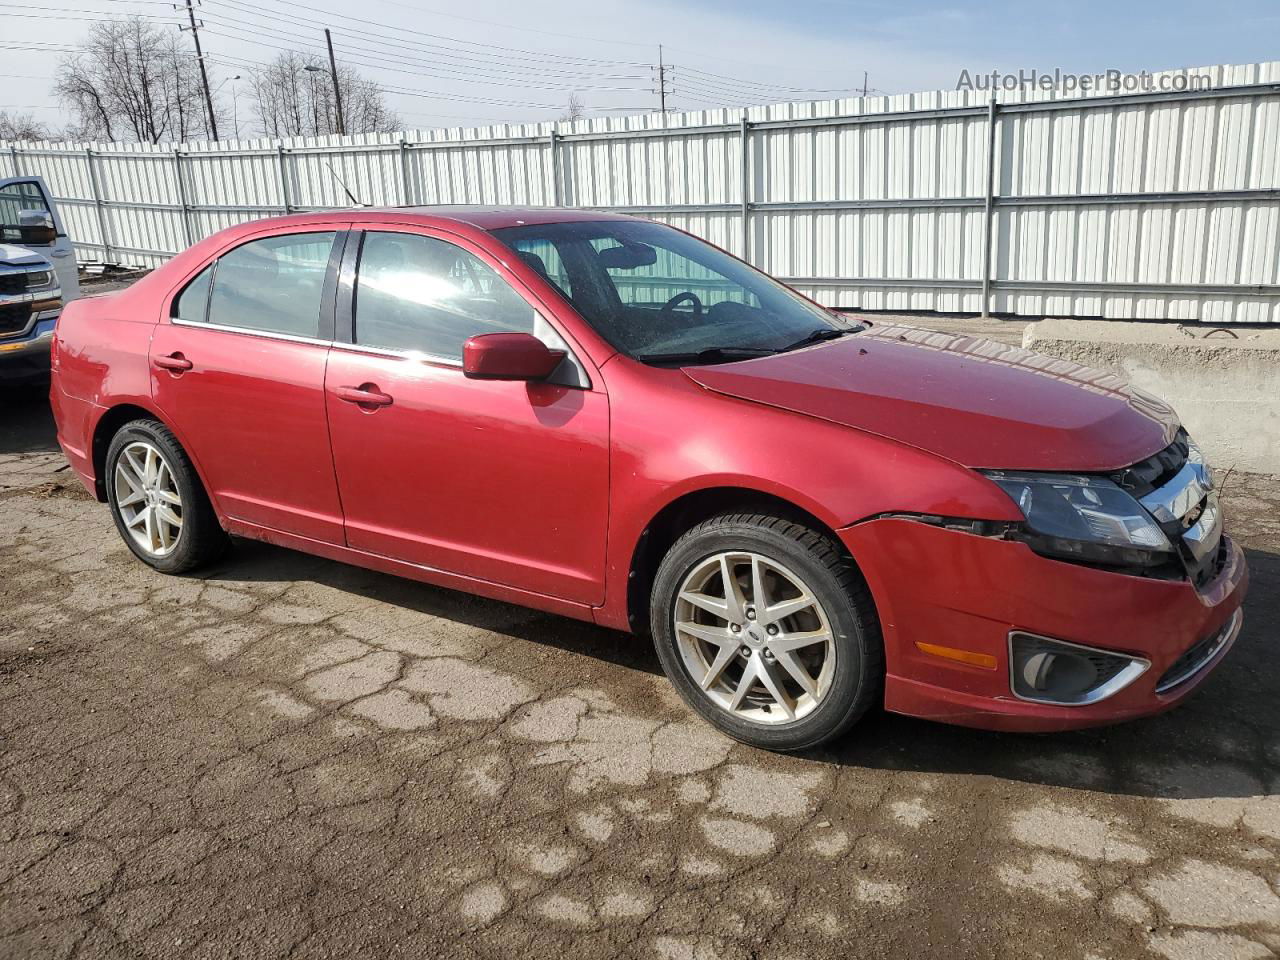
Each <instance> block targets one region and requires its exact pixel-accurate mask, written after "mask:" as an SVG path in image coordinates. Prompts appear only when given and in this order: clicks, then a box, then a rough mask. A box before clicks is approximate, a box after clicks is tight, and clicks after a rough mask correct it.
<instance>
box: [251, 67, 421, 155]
mask: <svg viewBox="0 0 1280 960" xmlns="http://www.w3.org/2000/svg"><path fill="white" fill-rule="evenodd" d="M251 83H252V97H253V106H254V112H255V113H256V114H257V117H258V123H259V124H261V126H262V132H263V133H265V134H266V135H267V136H270V137H298V136H318V135H321V134H327V133H337V132H338V110H337V105H336V104H335V102H334V99H333V81H332V80H331V79H330V77H329V63H328V61H327V60H325V59H322V58H321V57H319V56H317V55H314V54H304V53H297V52H294V51H288V52H286V53H281V54H280V55H278V56H277V57H276V58H275V60H273V61H272V62H271V63H270V64H269V65H267V66H265V67H263V68H262V69H260V70H257V71H255V72H254V73H253V75H252V77H251ZM338 89H339V91H340V92H341V94H342V112H343V114H344V119H345V120H346V128H347V133H386V132H389V131H392V130H398V129H399V128H400V118H399V117H398V116H396V114H395V112H394V111H393V110H392V109H391V108H390V107H388V106H387V103H386V100H385V99H384V95H383V93H382V88H381V87H379V86H378V85H377V84H376V83H374V82H373V81H372V80H368V79H366V78H364V77H362V76H360V74H359V73H358V72H357V71H355V70H354V69H352V68H351V67H349V66H347V65H345V64H338Z"/></svg>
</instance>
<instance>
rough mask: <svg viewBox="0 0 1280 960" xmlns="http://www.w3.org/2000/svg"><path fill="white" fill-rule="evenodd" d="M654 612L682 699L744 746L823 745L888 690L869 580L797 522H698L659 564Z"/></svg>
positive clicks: (741, 518)
mask: <svg viewBox="0 0 1280 960" xmlns="http://www.w3.org/2000/svg"><path fill="white" fill-rule="evenodd" d="M650 613H651V623H652V624H653V628H654V639H655V642H656V644H657V650H658V656H659V659H660V660H661V661H662V666H663V669H664V670H665V671H666V673H667V676H668V677H669V678H670V679H671V681H672V683H673V684H674V685H675V687H676V689H677V690H678V691H679V693H680V694H681V696H682V697H683V698H684V699H685V701H686V702H688V703H689V705H690V706H692V707H693V708H694V709H695V710H697V711H698V712H699V713H700V714H702V716H703V717H705V718H706V719H707V720H709V721H710V722H711V723H712V724H714V725H715V726H717V727H719V728H720V729H721V730H723V731H724V732H726V733H728V734H729V735H730V736H732V737H734V738H736V739H738V740H741V741H743V742H744V743H750V744H752V745H754V746H758V747H763V748H765V749H770V750H802V749H805V748H809V747H814V746H817V745H819V744H821V743H824V742H826V741H827V740H830V739H832V738H834V737H837V736H839V735H840V734H841V733H843V732H844V731H846V730H847V729H848V728H849V727H850V726H852V724H853V723H854V722H856V721H857V720H858V718H859V717H861V716H862V714H863V713H865V712H866V710H867V709H868V708H869V707H870V706H871V705H872V704H873V703H875V702H876V700H877V699H878V698H879V696H880V690H881V682H882V675H883V671H884V657H883V650H882V645H881V640H880V630H879V623H878V621H877V619H876V614H875V607H874V605H873V604H872V601H871V597H870V594H869V593H868V591H867V588H866V585H865V583H864V582H863V581H862V578H861V576H860V575H859V574H858V571H857V569H856V568H855V567H854V566H853V564H852V562H851V561H850V560H849V559H848V558H847V557H846V556H845V555H844V554H843V553H842V552H841V551H840V550H839V549H838V547H837V546H836V545H835V544H834V543H833V542H832V541H831V540H830V539H829V538H828V537H826V536H824V535H822V534H820V533H817V532H815V531H813V530H811V529H809V528H808V527H805V526H803V525H801V524H798V523H795V522H792V521H790V520H786V519H783V518H780V517H775V516H768V515H761V514H728V515H722V516H718V517H713V518H712V519H710V520H707V521H705V522H704V523H701V524H699V525H698V526H696V527H694V528H693V529H692V530H690V531H688V532H687V533H686V534H685V535H684V536H682V537H681V538H680V539H679V540H678V541H676V543H675V544H674V545H673V546H672V548H671V550H670V551H669V552H668V553H667V555H666V557H665V558H664V559H663V561H662V564H661V566H660V567H659V570H658V575H657V577H656V579H655V582H654V589H653V595H652V602H651V612H650Z"/></svg>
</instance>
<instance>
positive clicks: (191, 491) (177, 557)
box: [104, 420, 230, 574]
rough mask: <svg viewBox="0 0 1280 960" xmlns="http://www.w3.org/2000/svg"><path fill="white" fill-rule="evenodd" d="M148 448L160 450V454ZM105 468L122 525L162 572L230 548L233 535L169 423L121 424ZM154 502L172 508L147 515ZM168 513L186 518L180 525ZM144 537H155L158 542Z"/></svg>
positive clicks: (185, 568) (133, 545)
mask: <svg viewBox="0 0 1280 960" xmlns="http://www.w3.org/2000/svg"><path fill="white" fill-rule="evenodd" d="M148 451H154V454H155V459H154V460H153V459H152V458H151V456H150V454H149V453H148ZM122 458H123V459H124V463H123V464H122ZM154 464H163V468H161V467H159V466H156V467H155V470H156V481H155V484H154V486H152V485H151V484H150V483H149V482H147V481H146V480H145V479H144V477H143V474H144V473H146V472H147V471H148V469H149V466H150V465H154ZM139 465H141V466H139ZM104 473H105V477H104V480H105V484H106V490H107V503H108V504H109V505H110V507H111V516H112V518H113V519H114V520H115V523H116V530H118V531H119V533H120V537H121V539H123V540H124V542H125V545H126V546H128V547H129V549H130V550H132V551H133V554H134V556H136V557H137V558H138V559H139V560H141V561H142V562H143V563H145V564H147V565H148V566H151V567H154V568H155V569H157V570H159V571H160V572H161V573H173V574H178V573H187V572H189V571H192V570H195V569H197V568H199V567H201V566H204V565H205V564H208V563H211V562H212V561H214V560H216V559H218V557H220V556H221V555H222V554H223V553H224V552H225V551H226V549H227V546H228V544H229V542H230V541H229V540H228V538H227V535H226V533H225V532H224V531H223V529H222V527H221V525H220V524H219V523H218V517H217V515H216V514H215V513H214V512H213V506H212V505H211V504H210V503H209V497H208V495H207V494H206V493H205V491H204V486H203V485H202V484H201V483H200V478H199V476H198V475H197V474H196V471H195V469H194V468H193V467H192V466H191V460H190V458H189V457H188V456H187V454H186V452H185V451H184V450H183V449H182V446H181V445H180V444H179V443H178V441H177V439H176V438H175V437H174V435H173V434H172V433H171V432H170V431H169V428H168V427H166V426H165V425H164V424H162V423H159V422H158V421H155V420H134V421H132V422H130V423H127V424H125V425H124V426H123V427H121V428H120V429H119V430H118V431H117V432H116V435H115V436H114V437H112V438H111V444H110V446H109V447H108V448H107V458H106V464H105V468H104ZM139 480H143V481H144V483H143V484H142V486H143V487H144V488H145V489H142V490H141V491H140V490H139V486H138V481H139ZM131 484H132V486H131ZM140 493H141V497H142V499H141V500H139V494H140ZM175 496H176V498H177V499H176V500H175V499H174V497H175ZM122 501H123V503H122ZM153 505H154V511H161V512H162V511H164V510H166V509H167V511H168V512H167V513H163V514H162V513H158V512H153V513H152V517H151V518H150V520H147V519H146V518H145V517H142V516H141V515H142V514H143V513H144V512H146V511H147V510H148V509H150V508H152V506H153ZM163 516H168V517H170V518H172V517H177V518H178V519H179V520H180V521H181V522H180V524H179V525H177V526H175V525H174V524H172V523H170V522H168V521H167V520H164V519H163V518H162V517H163ZM153 530H154V531H156V532H155V534H154V535H152V533H151V531H153ZM143 541H149V542H150V543H151V544H152V548H151V549H149V548H148V547H147V546H146V544H145V542H143Z"/></svg>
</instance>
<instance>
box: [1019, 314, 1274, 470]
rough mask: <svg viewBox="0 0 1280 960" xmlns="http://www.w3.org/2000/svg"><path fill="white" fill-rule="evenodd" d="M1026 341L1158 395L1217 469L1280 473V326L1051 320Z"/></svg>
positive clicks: (1026, 334)
mask: <svg viewBox="0 0 1280 960" xmlns="http://www.w3.org/2000/svg"><path fill="white" fill-rule="evenodd" d="M1022 345H1023V346H1024V347H1026V348H1027V349H1028V350H1035V351H1038V352H1039V353H1045V354H1048V355H1049V356H1053V357H1061V358H1062V359H1064V360H1073V361H1075V362H1076V363H1082V364H1085V365H1086V366H1090V367H1096V368H1098V369H1102V370H1108V371H1111V372H1114V373H1117V374H1119V375H1121V376H1123V377H1124V378H1125V379H1127V380H1129V381H1130V382H1131V383H1133V384H1134V385H1135V386H1138V387H1141V388H1142V389H1144V390H1146V391H1148V392H1150V393H1154V394H1155V395H1156V396H1158V397H1160V398H1161V399H1163V400H1165V401H1166V402H1168V403H1169V404H1171V405H1172V406H1173V408H1174V409H1175V410H1176V411H1177V412H1178V415H1179V416H1180V417H1181V418H1182V422H1183V424H1184V425H1185V426H1186V428H1187V431H1188V432H1189V433H1190V434H1191V436H1192V437H1193V438H1195V440H1196V442H1197V443H1199V444H1200V446H1201V448H1202V449H1203V450H1204V452H1205V456H1206V458H1207V459H1208V460H1209V462H1210V463H1212V464H1213V465H1214V466H1215V467H1218V468H1220V469H1228V468H1232V467H1234V468H1235V469H1237V470H1247V471H1249V472H1251V473H1268V474H1277V475H1280V329H1271V328H1266V329H1258V328H1247V327H1246V328H1241V327H1232V328H1230V329H1227V328H1221V329H1217V328H1213V327H1207V326H1205V327H1184V326H1181V325H1178V324H1167V323H1160V324H1153V323H1120V322H1116V321H1114V320H1065V319H1046V320H1041V321H1039V322H1038V323H1033V324H1031V325H1030V326H1028V327H1027V329H1026V331H1025V332H1024V333H1023V336H1022Z"/></svg>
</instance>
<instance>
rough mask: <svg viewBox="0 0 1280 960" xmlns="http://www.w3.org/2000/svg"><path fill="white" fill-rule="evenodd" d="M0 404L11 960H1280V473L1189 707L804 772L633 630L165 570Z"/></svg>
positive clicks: (293, 574)
mask: <svg viewBox="0 0 1280 960" xmlns="http://www.w3.org/2000/svg"><path fill="white" fill-rule="evenodd" d="M0 404H2V407H0V408H2V409H3V410H4V411H5V413H4V420H3V423H2V424H0V737H2V738H3V739H2V741H0V956H3V957H6V958H7V957H14V958H18V957H22V958H43V957H63V956H82V957H103V956H113V957H114V956H119V957H128V956H144V957H157V958H173V957H209V958H213V957H264V958H265V957H374V956H394V957H406V958H408V957H486V958H495V960H496V958H504V960H505V958H510V957H514V956H523V957H530V958H532V957H544V956H555V957H557V958H559V957H591V958H599V957H608V956H623V957H646V958H670V960H675V958H687V960H713V958H723V960H738V958H762V960H763V958H778V960H781V958H805V957H813V958H820V957H889V956H892V957H942V958H958V957H1051V958H1054V960H1066V958H1084V957H1094V958H1122V957H1165V958H1170V960H1200V958H1252V957H1265V956H1270V955H1273V954H1274V953H1276V952H1280V796H1277V793H1280V737H1278V736H1277V734H1278V732H1280V696H1278V694H1280V673H1278V672H1277V669H1276V663H1277V643H1278V642H1280V640H1278V638H1277V626H1278V625H1280V480H1277V479H1267V478H1260V477H1242V476H1239V475H1238V474H1237V475H1235V476H1232V477H1231V478H1230V480H1229V482H1228V501H1229V509H1230V515H1231V517H1232V527H1233V529H1234V531H1235V533H1236V534H1238V535H1239V536H1240V538H1241V539H1242V540H1243V541H1244V542H1245V543H1246V544H1247V545H1248V547H1249V560H1250V563H1251V564H1252V568H1253V574H1254V586H1253V593H1252V596H1251V599H1250V602H1249V605H1248V616H1247V619H1246V627H1245V631H1244V634H1243V636H1242V638H1241V640H1240V642H1239V645H1238V647H1237V649H1236V651H1235V652H1234V654H1233V656H1232V657H1231V658H1230V660H1229V661H1228V662H1227V663H1226V664H1225V665H1224V666H1223V668H1222V669H1220V670H1219V671H1218V673H1217V674H1216V676H1215V677H1214V678H1213V679H1212V680H1211V682H1210V683H1209V684H1208V685H1207V686H1206V688H1205V689H1204V690H1203V691H1202V692H1201V694H1200V695H1199V696H1198V697H1197V698H1195V699H1194V700H1193V701H1192V702H1191V703H1189V704H1187V705H1186V706H1185V707H1184V708H1182V709H1181V710H1179V711H1176V712H1175V713H1173V714H1170V715H1166V716H1164V717H1160V718H1156V719H1152V720H1149V721H1144V722H1140V723H1134V724H1130V725H1128V726H1124V727H1120V728H1114V729H1110V730H1103V731H1094V732H1089V733H1082V734H1072V735H1062V736H1043V737H1031V736H1008V735H1003V736H1002V735H995V734H986V733H980V732H973V731H965V730H959V729H952V728H948V727H944V726H939V725H934V724H930V723H925V722H920V721H914V720H908V719H904V718H900V717H892V716H888V715H883V714H878V715H873V716H871V717H870V718H868V719H867V720H866V721H865V722H863V723H862V724H861V725H860V726H859V727H858V728H857V729H856V730H855V731H854V733H853V734H852V735H851V736H850V737H849V738H848V740H847V741H845V742H844V743H842V744H841V745H840V746H839V748H838V749H835V750H831V751H824V752H819V753H815V754H812V755H809V756H799V757H780V756H774V755H770V754H767V753H762V752H760V751H757V750H752V749H749V748H746V747H742V746H738V745H734V744H732V743H730V741H728V740H725V739H723V738H721V737H720V736H719V735H717V734H715V733H714V732H712V731H711V730H710V729H709V728H707V727H705V726H704V725H702V724H701V723H699V722H697V721H696V720H694V719H693V718H692V716H691V715H690V714H689V712H688V711H686V710H685V709H684V708H683V707H682V706H681V704H680V703H679V702H678V701H677V700H676V699H675V698H674V696H673V694H672V693H671V692H670V691H669V690H668V687H667V684H666V682H665V680H663V679H662V677H661V676H660V674H659V672H658V668H657V663H656V660H655V658H654V656H653V654H652V652H651V650H650V649H648V648H647V647H646V646H645V645H644V644H643V643H641V642H639V641H635V640H633V639H631V638H628V637H625V636H623V635H620V634H615V633H610V632H606V631H603V630H598V629H594V628H592V627H589V626H587V625H584V624H579V623H575V622H572V621H569V620H563V619H558V618H555V617H551V616H547V615H543V614H539V613H534V612H530V611H526V610H522V609H518V608H515V607H509V606H505V605H503V604H498V603H492V602H487V601H480V600H476V599H472V598H469V597H466V596H462V595H459V594H455V593H450V592H448V591H444V590H438V589H433V588H430V587H426V586H421V585H417V584H412V583H408V582H404V581H399V580H396V579H393V578H390V577H385V576H380V575H377V574H372V573H366V572H362V571H359V570H355V569H352V568H348V567H343V566H339V565H337V564H333V563H328V562H325V561H320V560H314V559H310V558H308V557H304V556H301V555H298V554H294V553H289V552H287V551H283V550H278V549H274V548H270V547H266V546H263V545H241V546H240V547H238V549H236V550H235V552H234V553H233V554H232V555H231V556H230V557H229V558H228V559H227V560H226V561H224V562H223V563H222V564H221V565H220V566H219V567H218V568H217V569H215V570H213V571H211V572H209V573H207V574H206V575H204V576H203V577H202V578H200V579H181V578H168V577H164V576H160V575H157V574H154V573H152V572H150V571H149V570H148V569H146V568H145V567H143V566H142V565H140V564H139V563H137V562H135V561H134V560H133V559H132V558H131V556H130V554H129V553H128V551H127V550H126V549H125V547H124V546H123V545H122V544H121V543H120V542H119V540H118V539H117V537H116V534H115V531H114V529H113V527H112V525H111V522H110V519H109V517H108V514H107V511H106V509H105V508H104V507H102V506H99V505H98V504H96V503H94V502H92V501H90V500H89V499H87V497H86V496H85V495H84V494H83V492H82V491H80V490H79V489H78V487H77V486H72V485H70V484H74V480H72V479H71V478H70V475H69V473H67V472H65V471H64V472H58V471H59V468H60V467H61V466H62V460H61V457H60V456H59V455H58V454H57V453H56V452H55V451H54V450H53V445H52V440H51V434H50V431H49V428H48V415H47V411H46V410H45V408H44V406H43V400H42V398H41V397H40V396H39V395H38V394H32V393H27V394H22V393H13V392H10V393H7V394H5V395H4V396H0Z"/></svg>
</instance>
